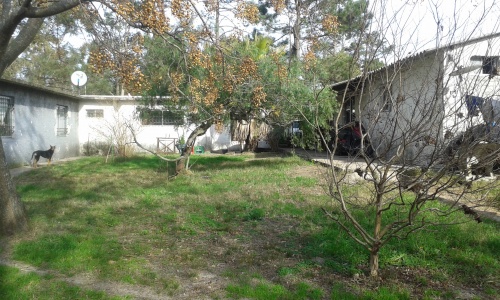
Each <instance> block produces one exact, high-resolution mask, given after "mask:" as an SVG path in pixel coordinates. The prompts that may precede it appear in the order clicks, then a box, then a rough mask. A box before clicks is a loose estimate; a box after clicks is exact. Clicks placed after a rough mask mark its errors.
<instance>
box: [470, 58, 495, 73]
mask: <svg viewBox="0 0 500 300" xmlns="http://www.w3.org/2000/svg"><path fill="white" fill-rule="evenodd" d="M498 58H499V56H479V55H474V56H472V57H471V58H470V60H471V61H473V62H476V63H475V64H477V67H481V70H482V72H481V73H482V74H487V75H490V76H492V75H498V67H499V62H498ZM479 64H480V66H479Z"/></svg>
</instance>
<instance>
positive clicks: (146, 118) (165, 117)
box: [139, 109, 184, 125]
mask: <svg viewBox="0 0 500 300" xmlns="http://www.w3.org/2000/svg"><path fill="white" fill-rule="evenodd" d="M139 118H140V119H141V123H142V125H182V124H184V118H183V115H182V113H176V112H172V111H169V110H157V109H145V110H141V111H139Z"/></svg>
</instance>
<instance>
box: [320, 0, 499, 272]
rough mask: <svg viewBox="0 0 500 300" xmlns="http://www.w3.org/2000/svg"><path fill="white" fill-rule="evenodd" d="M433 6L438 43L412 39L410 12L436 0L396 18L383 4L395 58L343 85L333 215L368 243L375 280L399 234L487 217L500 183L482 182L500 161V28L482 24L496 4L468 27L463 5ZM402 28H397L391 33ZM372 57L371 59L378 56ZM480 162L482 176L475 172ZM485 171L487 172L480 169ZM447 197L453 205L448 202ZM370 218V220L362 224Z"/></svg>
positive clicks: (332, 177)
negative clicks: (343, 159) (482, 211)
mask: <svg viewBox="0 0 500 300" xmlns="http://www.w3.org/2000/svg"><path fill="white" fill-rule="evenodd" d="M428 3H430V4H431V6H430V7H431V8H432V9H433V10H432V11H433V12H434V19H435V22H436V23H435V25H436V26H435V27H436V32H437V34H436V38H435V40H434V41H433V44H432V46H430V44H424V46H423V47H422V46H417V45H416V44H410V43H408V42H402V40H403V38H408V36H406V37H404V36H403V34H404V33H408V34H410V36H409V37H412V36H411V34H412V33H413V34H416V32H415V31H411V29H412V28H413V26H414V25H412V24H410V23H405V21H404V19H401V16H400V14H401V13H403V12H404V9H416V8H415V7H416V6H419V5H427V2H426V3H423V2H418V3H408V4H407V6H406V7H403V8H402V9H401V10H396V11H395V14H394V15H387V14H388V11H390V9H389V7H388V6H383V5H382V7H379V8H377V9H374V11H373V13H374V14H375V15H376V14H378V23H375V25H376V26H381V28H379V30H378V32H385V35H384V36H383V37H382V39H383V40H386V41H387V42H389V43H392V44H393V45H394V48H393V52H392V53H391V56H390V57H388V56H384V58H385V60H386V62H390V61H392V62H391V63H389V64H388V65H387V66H386V67H383V68H380V69H378V70H376V71H367V69H366V68H365V71H364V72H363V73H362V74H361V75H359V76H358V77H355V78H353V79H350V80H347V81H344V82H340V83H337V84H335V85H334V86H333V88H334V90H336V91H337V100H338V103H339V105H340V110H339V113H338V114H337V115H336V117H335V119H334V120H333V121H332V124H331V125H332V128H333V129H332V131H331V135H332V136H333V137H334V139H333V141H332V142H331V143H327V140H328V139H325V140H324V141H325V143H326V144H328V145H329V147H328V150H329V154H330V155H329V159H330V162H331V165H332V167H331V169H329V172H328V179H329V180H328V186H327V191H328V194H329V196H330V198H331V200H332V206H331V207H328V208H325V213H326V214H327V215H328V216H329V217H330V218H331V219H333V220H334V221H335V222H336V223H337V224H338V225H339V226H340V227H341V228H343V229H344V230H345V231H346V232H347V233H348V234H349V236H350V237H351V238H353V239H354V240H355V241H356V242H358V243H359V244H361V245H362V246H364V247H365V248H366V249H367V252H368V253H369V266H370V267H369V273H370V275H371V276H373V277H377V276H378V274H379V252H380V249H381V248H382V247H383V246H384V245H386V244H387V243H388V242H389V241H390V240H392V239H404V238H406V237H407V236H408V235H409V234H411V233H412V232H415V231H417V230H421V229H423V228H425V227H427V226H430V225H436V224H441V223H446V224H452V223H455V222H457V221H455V220H454V218H453V215H452V214H453V213H456V212H457V211H459V210H462V211H463V213H466V214H470V215H472V216H473V217H474V218H473V219H474V220H476V221H478V222H480V221H481V219H480V216H479V215H478V214H477V212H476V209H477V208H478V207H479V206H483V205H487V200H488V197H489V194H488V191H490V190H491V187H492V185H496V181H495V180H490V181H484V182H481V184H478V183H477V182H476V181H477V180H479V178H480V177H482V178H484V177H489V176H490V174H489V173H490V172H491V171H492V169H493V165H494V164H495V162H496V161H498V158H499V157H500V150H499V149H500V147H499V144H498V143H499V141H500V139H499V138H500V136H499V135H498V133H499V131H498V127H497V126H496V124H497V123H498V122H499V121H500V120H499V119H498V113H500V110H498V109H497V107H498V105H497V103H500V102H497V101H496V100H497V97H498V96H497V95H500V94H499V92H500V91H499V87H500V85H499V83H500V82H499V79H498V76H497V69H496V67H497V63H498V53H500V34H489V35H488V34H484V33H483V32H480V31H479V29H478V28H481V25H482V24H483V23H484V22H485V21H486V20H487V19H488V18H489V17H490V15H489V14H490V13H491V12H492V11H493V9H494V8H495V6H494V4H491V5H490V6H487V5H486V4H485V5H484V6H482V7H477V9H478V10H481V12H480V14H479V15H478V18H477V19H476V20H474V24H475V26H474V27H473V28H472V30H470V31H462V29H463V27H462V25H463V24H462V23H459V22H458V21H459V20H461V19H460V18H459V14H460V13H461V11H459V10H458V8H457V10H456V11H455V14H454V18H453V19H450V20H453V22H449V21H448V19H444V18H443V17H442V16H441V15H440V14H439V13H438V12H439V11H441V10H442V8H441V7H438V6H437V5H434V3H433V2H432V1H429V2H428ZM384 4H387V3H386V2H384ZM455 7H457V6H455ZM384 20H385V21H384ZM466 21H467V22H468V24H469V25H470V24H471V22H472V21H473V20H472V19H471V18H470V17H469V18H468V19H467V20H466ZM387 22H389V23H387ZM391 22H392V23H391ZM394 22H395V23H394ZM421 25H422V26H423V24H421ZM394 26H397V31H396V30H395V31H391V28H395V27H394ZM443 26H449V27H447V29H446V30H444V29H443ZM495 28H497V27H496V26H495ZM396 33H397V34H396ZM358 44H363V42H362V41H360V42H359V43H358ZM419 47H420V48H419ZM426 48H427V50H426ZM372 50H373V49H372ZM365 54H366V55H368V56H365V59H366V58H370V57H371V58H372V59H375V58H376V55H377V54H376V52H372V53H368V52H367V53H365ZM367 63H369V59H368V60H367ZM342 152H344V154H345V155H348V157H347V164H343V165H339V164H338V163H337V161H336V158H335V156H334V155H335V154H339V153H342ZM471 166H472V167H473V170H474V169H475V170H477V171H478V172H479V175H477V176H467V175H470V171H469V169H468V168H467V167H471ZM484 168H486V169H487V172H486V173H487V174H484V171H483V172H480V171H481V169H484ZM473 170H472V171H473ZM356 173H357V174H359V176H358V175H353V174H356ZM353 180H354V181H353ZM353 182H356V184H357V188H356V189H355V191H353V189H352V187H351V186H352V185H353ZM437 199H446V200H448V203H449V204H450V205H438V204H437V202H436V201H435V200H437ZM359 212H363V213H362V214H359ZM366 214H368V216H369V218H368V219H369V220H370V221H369V224H367V223H366V220H363V221H362V219H363V218H365V216H366ZM361 215H363V216H361ZM437 217H442V218H437Z"/></svg>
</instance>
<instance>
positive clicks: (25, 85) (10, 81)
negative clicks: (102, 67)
mask: <svg viewBox="0 0 500 300" xmlns="http://www.w3.org/2000/svg"><path fill="white" fill-rule="evenodd" d="M1 84H5V85H7V86H15V87H18V88H21V89H35V90H38V91H43V92H46V93H49V94H52V95H58V96H63V97H67V98H73V99H74V100H78V99H79V97H78V96H77V95H74V94H70V93H66V92H62V91H59V90H56V89H51V88H48V87H43V86H39V85H35V84H32V83H27V82H24V81H21V80H13V79H0V85H1Z"/></svg>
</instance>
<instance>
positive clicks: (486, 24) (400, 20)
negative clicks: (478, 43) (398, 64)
mask: <svg viewBox="0 0 500 300" xmlns="http://www.w3.org/2000/svg"><path fill="white" fill-rule="evenodd" d="M371 10H372V11H373V13H374V18H375V20H376V22H375V24H374V25H373V26H374V29H377V30H379V31H380V32H383V33H384V34H385V36H386V38H387V42H388V43H391V44H393V45H395V46H396V48H397V49H399V50H400V52H401V54H402V55H408V54H410V53H416V52H420V51H423V50H426V49H432V48H436V47H439V46H443V45H445V44H448V43H452V42H457V41H462V40H465V39H469V38H474V37H479V36H482V35H486V34H490V33H494V32H498V31H499V30H500V2H499V1H497V3H495V0H373V1H371Z"/></svg>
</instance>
